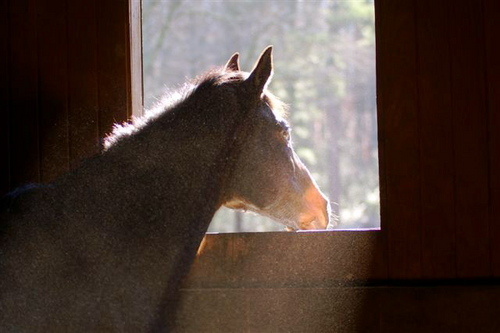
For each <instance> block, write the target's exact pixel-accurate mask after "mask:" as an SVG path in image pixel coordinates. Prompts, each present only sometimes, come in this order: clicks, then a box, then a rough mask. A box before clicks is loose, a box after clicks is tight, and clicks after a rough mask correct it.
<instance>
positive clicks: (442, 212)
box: [416, 0, 455, 278]
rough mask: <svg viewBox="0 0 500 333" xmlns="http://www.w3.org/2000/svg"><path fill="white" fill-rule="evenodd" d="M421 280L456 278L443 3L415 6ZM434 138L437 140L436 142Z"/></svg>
mask: <svg viewBox="0 0 500 333" xmlns="http://www.w3.org/2000/svg"><path fill="white" fill-rule="evenodd" d="M416 4H417V6H416V19H417V36H416V43H417V48H418V49H417V63H418V69H417V70H418V77H417V83H418V92H419V99H418V105H419V114H420V124H421V126H420V134H419V136H420V163H421V189H420V191H421V200H422V207H421V209H422V211H421V224H422V276H423V277H426V278H450V277H454V276H455V225H454V222H455V221H454V220H455V217H454V207H455V201H454V190H455V188H454V177H455V166H454V164H453V156H454V148H455V147H454V145H453V123H452V119H453V110H452V104H451V82H450V79H451V76H450V65H449V64H450V50H449V32H448V25H449V22H448V16H449V5H448V3H447V1H440V2H439V3H437V2H434V1H427V0H424V1H417V2H416ZM437 138H439V139H437Z"/></svg>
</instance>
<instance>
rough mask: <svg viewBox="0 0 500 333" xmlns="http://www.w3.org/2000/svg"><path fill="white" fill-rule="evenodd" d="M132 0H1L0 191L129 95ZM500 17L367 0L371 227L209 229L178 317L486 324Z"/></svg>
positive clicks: (49, 168) (493, 258)
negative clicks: (371, 68)
mask: <svg viewBox="0 0 500 333" xmlns="http://www.w3.org/2000/svg"><path fill="white" fill-rule="evenodd" d="M134 4H137V2H134V1H131V2H130V4H129V3H127V2H126V1H124V0H114V1H113V0H106V1H97V0H95V1H83V0H71V1H70V0H67V1H63V0H15V1H14V0H3V1H1V2H0V110H1V114H0V156H2V158H1V162H0V192H1V193H5V192H6V191H7V190H9V189H11V188H13V187H15V186H17V185H19V184H22V183H26V182H37V181H49V180H51V179H53V177H55V176H56V175H57V174H59V173H61V172H64V171H66V170H68V169H69V168H70V167H73V166H75V165H77V164H78V161H79V160H80V159H81V158H83V157H85V156H88V155H90V154H92V153H94V152H97V151H98V148H99V138H100V137H102V136H103V135H104V134H105V133H106V132H107V131H109V130H110V126H111V124H112V123H113V122H115V121H120V120H123V119H125V118H126V117H127V116H129V115H130V114H131V112H132V111H131V109H132V106H131V105H136V106H137V105H140V100H138V99H137V97H134V96H137V95H135V94H134V93H132V91H133V90H134V89H137V87H140V85H137V84H134V82H137V81H136V80H134V79H133V78H134V77H137V72H135V74H134V68H135V69H136V70H137V67H138V64H137V62H134V61H133V60H136V59H137V58H136V57H135V56H134V55H133V54H134V53H133V51H131V47H130V43H129V35H130V32H129V31H130V26H129V18H130V17H131V16H132V17H134V16H133V15H129V14H130V13H129V10H130V9H131V8H132V7H133V6H134ZM135 17H136V19H137V16H135ZM499 18H500V2H498V1H496V0H478V1H467V0H454V1H452V0H445V1H438V2H436V1H430V0H377V1H376V28H377V80H378V81H377V89H378V91H377V98H378V112H379V114H378V121H379V147H380V181H381V202H382V205H381V208H382V230H381V231H379V232H358V233H355V232H336V233H311V234H280V233H274V234H273V233H269V234H234V235H209V236H208V237H207V240H206V243H205V247H204V248H203V250H202V251H201V254H200V256H199V258H198V260H197V262H196V263H195V265H194V266H193V269H192V271H191V273H190V276H189V277H188V279H187V280H186V284H185V288H184V290H183V297H182V308H181V309H180V312H179V327H180V328H182V330H181V331H185V332H190V331H192V332H203V331H206V332H222V331H224V332H239V331H243V332H280V331H286V332H305V331H308V329H311V331H315V332H335V331H337V332H350V331H363V332H458V331H463V332H468V331H474V332H497V331H498V325H496V319H497V318H498V316H499V315H500V314H499V313H497V312H495V309H498V308H499V307H498V303H500V292H499V290H498V289H499V287H497V286H496V283H497V281H498V280H497V278H498V277H500V132H499V131H498V129H499V128H500V85H499V82H500V63H499V62H498V59H500V48H499V43H498V36H499V33H500V19H499ZM132 30H133V29H132ZM133 31H134V30H133ZM134 33H137V30H135V32H133V33H132V34H134ZM132 49H134V48H132ZM135 49H136V48H135ZM139 67H140V66H139ZM134 75H135V76H134ZM133 81H134V82H133ZM134 98H136V99H135V100H134ZM483 283H486V284H488V285H489V286H487V287H481V286H479V284H483ZM457 284H458V286H456V285H457ZM324 318H328V320H325V319H324ZM322 320H323V321H322ZM495 325H496V326H495Z"/></svg>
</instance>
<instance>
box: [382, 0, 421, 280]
mask: <svg viewBox="0 0 500 333" xmlns="http://www.w3.org/2000/svg"><path fill="white" fill-rule="evenodd" d="M414 11H415V8H414V3H413V1H412V0H405V1H378V2H377V7H376V28H377V30H376V32H377V72H378V74H379V75H377V89H378V92H377V104H378V125H379V129H378V130H379V147H380V166H381V167H380V172H381V178H380V182H381V206H382V207H381V213H382V230H383V232H384V233H385V234H386V236H387V240H386V241H387V247H386V249H387V260H388V265H389V267H388V272H389V278H395V279H399V278H415V277H419V276H420V274H421V260H420V257H421V240H420V236H421V221H420V214H421V213H420V211H421V199H420V153H419V152H420V142H419V114H418V95H417V94H418V91H417V83H416V74H417V68H416V45H415V42H414V40H415V24H414V23H415V22H414V15H415V13H414ZM396 133H397V135H395V134H396Z"/></svg>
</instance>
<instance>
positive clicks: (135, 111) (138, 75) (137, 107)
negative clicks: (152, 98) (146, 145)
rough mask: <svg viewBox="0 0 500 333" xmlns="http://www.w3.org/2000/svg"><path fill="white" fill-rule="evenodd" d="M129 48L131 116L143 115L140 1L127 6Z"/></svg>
mask: <svg viewBox="0 0 500 333" xmlns="http://www.w3.org/2000/svg"><path fill="white" fill-rule="evenodd" d="M129 20H130V29H129V34H130V35H129V43H130V45H129V47H130V89H131V92H130V98H131V105H132V115H134V116H141V115H142V113H143V105H144V97H143V89H144V87H143V81H142V1H139V0H130V4H129Z"/></svg>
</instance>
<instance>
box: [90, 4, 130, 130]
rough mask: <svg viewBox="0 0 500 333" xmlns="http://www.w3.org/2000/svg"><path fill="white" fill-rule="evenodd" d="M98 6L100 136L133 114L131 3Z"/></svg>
mask: <svg viewBox="0 0 500 333" xmlns="http://www.w3.org/2000/svg"><path fill="white" fill-rule="evenodd" d="M96 4H97V33H98V36H99V39H98V84H99V94H98V96H99V97H98V98H99V135H100V136H101V137H102V136H104V135H105V134H107V133H109V132H110V131H111V129H112V126H113V124H114V123H116V122H122V121H124V120H126V119H127V118H128V117H129V116H130V115H131V110H130V109H129V108H130V105H131V101H130V95H129V92H130V89H129V84H128V81H129V77H130V64H129V63H128V60H129V56H128V52H129V49H128V45H129V43H128V28H129V27H128V19H129V16H128V14H129V12H128V1H112V0H104V1H99V2H96Z"/></svg>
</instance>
